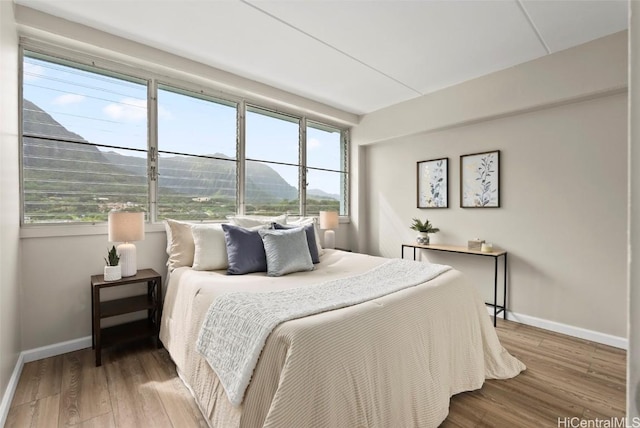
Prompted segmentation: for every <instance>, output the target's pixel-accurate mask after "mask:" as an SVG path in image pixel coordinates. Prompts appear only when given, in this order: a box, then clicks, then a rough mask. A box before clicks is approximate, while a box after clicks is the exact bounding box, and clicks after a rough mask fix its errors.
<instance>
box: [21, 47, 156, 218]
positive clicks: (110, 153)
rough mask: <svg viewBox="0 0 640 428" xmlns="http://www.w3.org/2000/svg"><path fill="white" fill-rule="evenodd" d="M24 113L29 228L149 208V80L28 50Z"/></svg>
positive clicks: (24, 176)
mask: <svg viewBox="0 0 640 428" xmlns="http://www.w3.org/2000/svg"><path fill="white" fill-rule="evenodd" d="M22 111H23V113H22V132H23V140H22V187H23V188H22V191H23V222H24V223H60V222H70V221H73V222H96V221H106V219H107V213H108V212H109V211H110V210H111V209H114V208H124V207H132V206H141V207H144V208H146V207H147V205H148V191H147V189H148V187H147V173H146V171H147V87H146V85H145V83H144V81H140V80H136V79H133V78H129V77H126V76H123V75H118V74H115V73H108V72H105V71H101V70H98V69H95V68H93V69H92V70H91V71H88V70H86V69H81V68H79V67H77V66H69V65H68V64H66V63H65V62H63V61H57V60H54V59H52V58H48V57H45V56H42V55H37V54H32V53H29V52H25V55H24V62H23V110H22Z"/></svg>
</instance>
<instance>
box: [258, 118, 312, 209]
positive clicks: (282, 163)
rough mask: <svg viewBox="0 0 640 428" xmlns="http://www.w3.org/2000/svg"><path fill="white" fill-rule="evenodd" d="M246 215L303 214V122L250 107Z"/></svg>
mask: <svg viewBox="0 0 640 428" xmlns="http://www.w3.org/2000/svg"><path fill="white" fill-rule="evenodd" d="M245 139H246V151H245V153H246V159H247V161H246V171H245V177H246V178H245V201H246V205H245V213H247V214H259V215H278V214H282V213H283V212H288V213H290V214H294V215H297V214H300V196H299V194H300V192H299V190H298V189H299V185H298V183H299V182H300V165H299V153H300V120H299V119H297V118H294V117H290V116H287V115H283V114H279V113H274V112H272V111H269V110H264V109H260V108H257V107H247V116H246V138H245Z"/></svg>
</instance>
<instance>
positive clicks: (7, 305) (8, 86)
mask: <svg viewBox="0 0 640 428" xmlns="http://www.w3.org/2000/svg"><path fill="white" fill-rule="evenodd" d="M17 43H18V39H17V34H16V28H15V24H14V20H13V3H12V2H6V1H0V67H1V68H0V94H2V96H0V106H1V107H0V144H1V146H0V394H2V396H1V397H2V399H1V400H0V401H3V404H5V405H6V404H8V403H7V402H5V400H8V399H9V398H10V397H8V395H5V389H6V388H7V385H8V383H9V379H10V377H11V373H12V371H13V368H14V367H15V365H16V361H17V360H18V354H19V352H20V336H19V335H20V322H19V319H18V312H19V310H18V308H19V307H18V302H19V297H18V293H19V284H20V271H19V258H20V257H19V256H20V239H19V232H20V225H19V216H20V212H19V209H18V207H19V205H20V203H19V193H18V192H19V177H18V159H19V157H18V45H17ZM2 424H3V420H2V412H1V409H0V425H2Z"/></svg>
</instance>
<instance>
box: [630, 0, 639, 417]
mask: <svg viewBox="0 0 640 428" xmlns="http://www.w3.org/2000/svg"><path fill="white" fill-rule="evenodd" d="M630 3H631V6H630V7H631V14H630V15H631V22H630V24H631V25H630V29H629V64H630V66H631V68H630V75H629V94H630V100H629V101H630V103H629V105H630V111H629V124H630V126H629V165H630V174H629V185H630V192H629V202H630V222H629V225H630V228H629V243H630V252H631V257H630V259H629V260H630V263H629V352H628V353H627V363H628V369H627V416H628V417H629V418H634V417H635V418H640V221H639V220H638V219H640V54H639V52H640V3H638V2H630Z"/></svg>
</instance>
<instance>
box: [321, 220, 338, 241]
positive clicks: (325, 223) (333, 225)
mask: <svg viewBox="0 0 640 428" xmlns="http://www.w3.org/2000/svg"><path fill="white" fill-rule="evenodd" d="M338 223H339V222H338V213H337V212H336V211H320V229H325V231H324V248H335V247H336V233H335V232H334V231H333V230H332V229H337V228H338Z"/></svg>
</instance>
